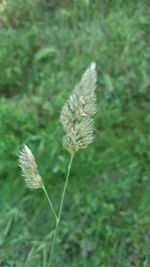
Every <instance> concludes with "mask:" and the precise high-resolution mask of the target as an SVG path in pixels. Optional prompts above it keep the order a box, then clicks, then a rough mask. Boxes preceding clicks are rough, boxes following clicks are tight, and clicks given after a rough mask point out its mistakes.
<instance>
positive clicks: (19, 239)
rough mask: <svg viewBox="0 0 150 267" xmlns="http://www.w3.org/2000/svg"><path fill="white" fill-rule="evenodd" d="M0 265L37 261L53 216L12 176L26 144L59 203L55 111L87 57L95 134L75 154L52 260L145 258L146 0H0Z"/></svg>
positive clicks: (116, 262) (126, 262)
mask: <svg viewBox="0 0 150 267" xmlns="http://www.w3.org/2000/svg"><path fill="white" fill-rule="evenodd" d="M0 7H1V8H0V25H1V26H0V40H1V41H0V65H1V71H0V93H1V98H0V159H1V160H0V173H1V180H0V184H1V195H0V196H1V199H0V202H1V207H2V208H1V218H0V228H1V229H2V231H1V233H0V264H1V266H17V267H24V266H31V267H37V266H42V267H46V266H47V265H46V263H47V259H48V256H49V246H50V243H51V237H52V234H53V227H54V220H53V219H52V214H51V213H50V211H49V207H48V205H47V202H46V199H45V197H44V195H43V193H42V192H40V191H38V190H37V191H33V192H31V191H29V190H27V189H25V188H24V187H23V179H22V178H21V176H20V175H19V172H20V171H19V168H18V166H17V154H18V152H19V149H20V148H21V145H22V144H23V143H26V144H27V145H28V146H29V147H30V148H31V149H32V150H33V153H34V154H35V155H36V159H37V162H38V165H39V171H40V173H41V175H42V176H43V178H44V179H45V182H46V185H47V188H48V190H49V192H50V195H51V198H52V199H53V202H54V205H55V206H56V207H57V208H58V203H59V200H60V194H61V190H62V187H63V183H64V179H65V173H66V168H67V163H68V154H67V153H66V152H65V151H64V149H63V148H62V145H61V139H62V134H63V130H62V127H61V125H60V124H59V122H58V119H59V111H60V108H61V106H62V105H63V103H64V102H65V101H66V98H67V96H68V95H69V93H70V92H71V90H72V88H73V86H74V85H75V83H76V82H77V81H78V80H79V79H80V76H81V74H82V72H83V70H84V69H85V68H86V67H87V66H88V65H89V64H90V63H91V61H96V63H97V70H98V89H97V94H98V103H97V114H96V117H95V136H96V138H95V142H94V144H92V145H91V146H89V147H88V149H87V150H84V151H81V152H80V153H78V154H77V155H76V157H75V161H74V164H73V169H72V175H71V178H70V184H69V187H68V192H67V196H66V200H65V208H64V212H63V220H62V222H61V227H60V228H59V233H58V240H57V245H56V252H55V265H54V266H66V267H67V266H72V267H78V266H83V267H84V266H86V267H87V266H89V267H91V266H94V267H96V266H97V267H99V266H101V267H111V266H114V267H120V266H121V267H131V266H137V267H138V266H140V267H141V266H143V267H144V266H146V267H148V266H149V265H150V255H149V251H150V245H149V244H150V234H149V233H150V226H149V225H150V223H149V222H150V208H149V206H150V198H149V196H150V181H149V170H150V167H149V162H150V161H149V158H150V152H149V151H150V150H149V147H150V135H149V132H150V126H149V125H150V115H149V111H150V107H149V101H150V95H149V85H150V79H149V73H150V65H149V57H150V56H149V55H150V46H149V21H150V11H149V2H148V1H140V0H139V1H125V2H123V1H98V0H97V1H83V0H82V1H67V0H66V1H63V3H62V2H61V1H46V0H45V1H38V0H36V1H33V2H32V3H31V1H29V0H26V1H20V0H15V1H13V2H12V1H6V2H5V4H4V3H3V2H2V1H1V2H0Z"/></svg>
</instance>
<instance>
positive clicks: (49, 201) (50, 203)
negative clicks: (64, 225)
mask: <svg viewBox="0 0 150 267" xmlns="http://www.w3.org/2000/svg"><path fill="white" fill-rule="evenodd" d="M42 189H43V191H44V193H45V195H46V198H47V200H48V203H49V205H50V207H51V209H52V211H53V213H54V216H55V219H56V222H57V221H58V217H57V215H56V212H55V210H54V207H53V204H52V202H51V200H50V198H49V196H48V193H47V191H46V188H45V186H44V185H43V187H42Z"/></svg>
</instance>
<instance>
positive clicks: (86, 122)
mask: <svg viewBox="0 0 150 267" xmlns="http://www.w3.org/2000/svg"><path fill="white" fill-rule="evenodd" d="M96 76H97V74H96V63H95V62H93V63H92V64H91V65H90V67H89V68H88V69H87V70H86V71H85V72H84V74H83V75H82V78H81V80H80V82H79V83H78V84H77V85H76V86H75V88H74V90H73V92H72V94H71V96H70V97H69V99H68V101H67V102H66V104H65V105H64V106H63V108H62V110H61V114H60V122H61V123H62V125H63V127H64V130H65V133H66V134H65V136H64V137H63V145H64V147H65V148H66V150H68V152H69V153H71V154H74V153H76V152H77V151H78V150H79V149H80V148H81V149H82V148H86V147H87V145H88V144H90V143H92V142H93V139H94V136H93V120H92V116H93V115H94V114H95V112H96V94H95V90H96Z"/></svg>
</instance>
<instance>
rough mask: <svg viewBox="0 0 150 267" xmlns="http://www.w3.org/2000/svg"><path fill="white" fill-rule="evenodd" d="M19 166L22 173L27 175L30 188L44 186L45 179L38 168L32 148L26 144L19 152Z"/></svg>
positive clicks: (26, 180) (26, 178) (27, 183)
mask: <svg viewBox="0 0 150 267" xmlns="http://www.w3.org/2000/svg"><path fill="white" fill-rule="evenodd" d="M19 166H20V167H21V170H22V175H23V176H24V177H25V184H26V186H27V187H28V188H33V189H37V188H43V181H42V178H41V176H40V175H39V173H38V170H37V164H36V162H35V158H34V156H33V154H32V152H31V150H30V149H29V148H28V147H27V146H26V145H24V147H23V149H22V151H21V152H20V154H19Z"/></svg>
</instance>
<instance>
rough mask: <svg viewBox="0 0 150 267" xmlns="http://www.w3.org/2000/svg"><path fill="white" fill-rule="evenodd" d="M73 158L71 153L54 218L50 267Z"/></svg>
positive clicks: (49, 266)
mask: <svg viewBox="0 0 150 267" xmlns="http://www.w3.org/2000/svg"><path fill="white" fill-rule="evenodd" d="M73 158H74V154H71V157H70V161H69V165H68V171H67V176H66V181H65V184H64V189H63V193H62V198H61V202H60V207H59V213H58V219H57V220H56V226H55V232H54V236H53V240H52V247H51V252H50V259H49V265H48V267H51V264H52V257H53V251H54V246H55V241H56V235H57V231H58V225H59V222H60V219H61V213H62V208H63V203H64V198H65V193H66V189H67V184H68V179H69V175H70V169H71V166H72V161H73Z"/></svg>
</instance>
